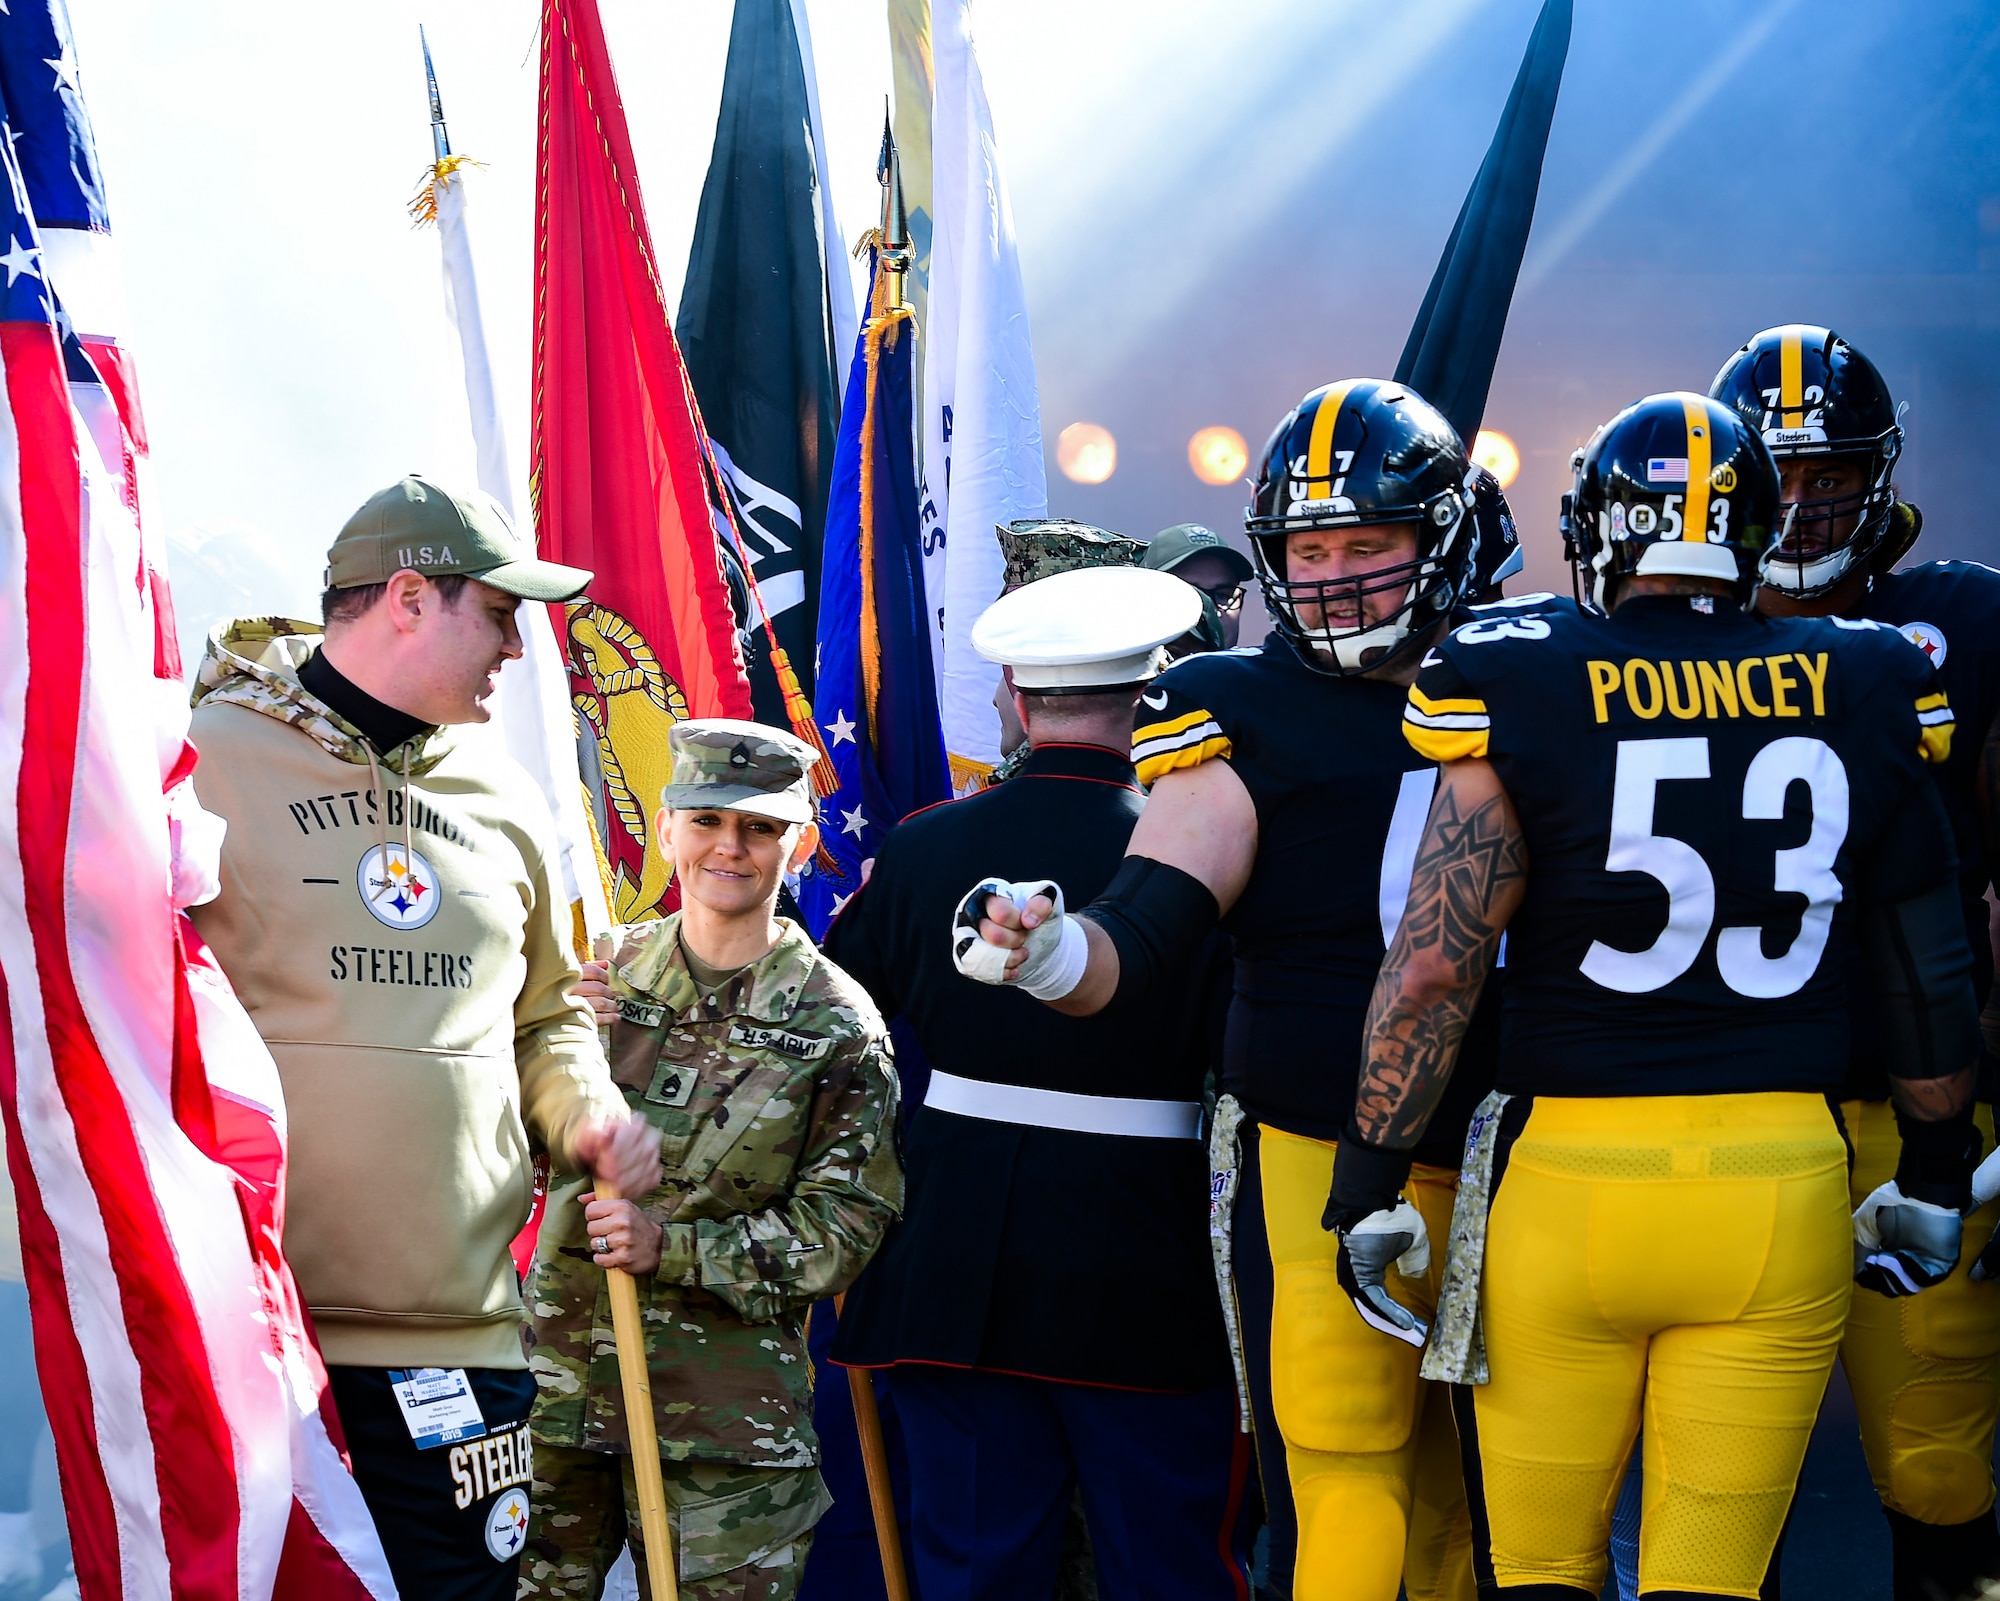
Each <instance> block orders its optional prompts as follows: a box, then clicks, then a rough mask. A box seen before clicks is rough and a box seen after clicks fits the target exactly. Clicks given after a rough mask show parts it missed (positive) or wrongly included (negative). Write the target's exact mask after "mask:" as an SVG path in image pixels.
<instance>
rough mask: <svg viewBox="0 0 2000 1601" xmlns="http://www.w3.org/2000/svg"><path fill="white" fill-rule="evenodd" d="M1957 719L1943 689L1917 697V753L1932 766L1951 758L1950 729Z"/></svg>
mask: <svg viewBox="0 0 2000 1601" xmlns="http://www.w3.org/2000/svg"><path fill="white" fill-rule="evenodd" d="M1956 726H1957V719H1956V718H1954V717H1953V716H1952V714H1951V703H1950V702H1949V701H1948V700H1947V699H1946V698H1945V694H1944V691H1943V690H1938V691H1937V692H1936V693H1934V694H1930V695H1921V696H1919V697H1918V698H1917V754H1918V755H1919V756H1921V757H1922V758H1923V759H1924V760H1925V761H1926V762H1928V763H1930V764H1931V766H1933V767H1940V766H1942V765H1943V764H1944V763H1945V762H1947V761H1949V760H1950V759H1951V731H1952V729H1953V728H1954V727H1956Z"/></svg>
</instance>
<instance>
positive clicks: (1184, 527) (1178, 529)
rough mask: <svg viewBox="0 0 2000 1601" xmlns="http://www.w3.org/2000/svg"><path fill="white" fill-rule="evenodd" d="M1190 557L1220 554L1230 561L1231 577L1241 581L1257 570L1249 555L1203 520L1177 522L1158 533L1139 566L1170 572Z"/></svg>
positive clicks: (1159, 571) (1158, 571)
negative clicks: (1201, 521) (1204, 524)
mask: <svg viewBox="0 0 2000 1601" xmlns="http://www.w3.org/2000/svg"><path fill="white" fill-rule="evenodd" d="M1190 556H1220V557H1221V558H1222V560H1223V561H1224V562H1225V563H1227V564H1228V567H1229V576H1230V577H1231V578H1233V579H1235V580H1236V582H1237V583H1239V584H1241V583H1244V582H1246V581H1248V579H1249V577H1250V575H1251V573H1252V572H1253V571H1254V570H1255V569H1253V568H1252V567H1251V565H1250V558H1249V557H1248V556H1245V555H1244V554H1243V552H1242V551H1240V550H1238V549H1236V548H1235V547H1234V546H1233V545H1231V544H1230V543H1229V542H1228V541H1227V540H1225V539H1224V538H1223V537H1222V535H1220V534H1218V533H1217V532H1216V531H1215V530H1214V529H1213V528H1204V527H1202V525H1201V524H1200V523H1176V524H1174V526H1173V527H1171V528H1167V529H1163V530H1162V531H1161V532H1159V533H1157V534H1155V535H1154V536H1153V542H1152V543H1151V544H1150V545H1148V546H1147V547H1146V552H1145V554H1144V555H1142V556H1141V557H1140V558H1139V565H1140V566H1141V567H1150V568H1152V569H1153V571H1154V572H1156V573H1170V572H1172V571H1173V570H1174V569H1175V568H1176V567H1178V566H1180V564H1181V563H1182V562H1184V561H1186V560H1187V559H1188V558H1189V557H1190Z"/></svg>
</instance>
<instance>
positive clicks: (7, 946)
mask: <svg viewBox="0 0 2000 1601" xmlns="http://www.w3.org/2000/svg"><path fill="white" fill-rule="evenodd" d="M38 11H39V14H40V20H41V21H42V22H43V23H45V24H47V25H48V26H50V27H52V28H58V29H59V30H60V33H61V35H62V37H63V40H64V44H63V48H61V49H60V50H58V51H56V52H55V53H54V58H53V59H52V60H51V59H46V58H38V59H39V60H40V61H41V65H42V70H44V71H47V72H50V73H53V74H55V75H56V76H57V77H58V78H61V79H62V80H63V82H64V83H65V85H66V86H67V90H66V92H67V91H73V90H74V87H75V85H74V74H75V64H74V52H73V51H72V50H70V49H69V48H68V47H67V43H66V39H67V24H66V19H65V18H63V17H62V15H61V12H60V9H59V3H57V4H56V5H55V6H54V8H53V9H52V8H51V4H50V0H42V4H41V5H40V6H39V8H38V6H37V4H36V3H35V0H13V4H12V7H11V9H10V10H9V11H8V12H7V13H6V17H7V19H8V21H7V23H6V25H5V26H4V27H0V92H4V94H5V96H6V99H7V104H8V107H9V109H10V111H11V109H12V108H13V106H14V105H15V104H16V103H17V102H18V101H20V100H22V99H23V95H22V92H21V91H20V89H19V87H18V85H19V84H21V83H22V82H24V81H26V80H25V78H24V74H25V75H26V77H32V73H30V72H29V71H28V69H29V67H31V66H32V65H34V63H32V62H24V60H23V59H22V56H21V52H22V51H23V50H24V49H36V48H39V47H40V46H39V45H38V44H36V43H33V42H32V38H33V35H32V33H31V31H28V32H24V31H23V29H22V27H21V22H22V18H23V15H24V13H29V12H38ZM24 40H30V41H31V42H29V43H27V44H24V43H23V41H24ZM65 74H67V76H65ZM58 101H60V97H58ZM76 104H77V106H78V108H80V105H81V102H80V100H78V101H77V102H76ZM84 126H85V127H86V128H87V124H85V125H84ZM16 132H17V130H16V128H15V127H14V126H13V125H12V124H11V122H10V123H7V124H0V235H4V241H5V242H4V246H0V274H3V275H4V279H5V282H4V284H0V400H4V403H0V1017H4V1021H5V1027H4V1029H0V1111H4V1115H5V1123H6V1141H7V1161H8V1169H9V1172H10V1174H11V1177H12V1180H13V1187H14V1192H15V1196H16V1201H17V1205H18V1208H19V1221H20V1234H21V1247H22V1257H23V1266H24V1269H25V1273H26V1277H27V1283H28V1293H29V1301H30V1306H31V1311H32V1317H33V1325H34V1334H35V1357H36V1364H37V1368H38V1370H39V1374H40V1378H41V1384H42V1391H43V1396H44V1399H45V1401H46V1403H47V1408H48V1415H49V1423H50V1427H51V1429H52V1431H53V1433H54V1436H55V1441H56V1456H57V1464H58V1469H59V1472H60V1477H61V1482H62V1491H63V1500H64V1504H65V1507H66V1509H67V1513H68V1517H69V1524H70V1534H71V1545H72V1549H73V1552H74V1557H75V1563H76V1569H77V1579H78V1583H79V1587H80V1589H81V1592H82V1594H83V1596H85V1597H87V1598H90V1601H99V1598H104V1601H110V1598H113V1597H117V1598H124V1597H132V1598H149V1601H150V1598H153V1597H159V1598H162V1601H166V1598H175V1601H179V1598H201V1601H210V1598H214V1601H224V1598H228V1601H246V1598H253V1597H254V1598H259V1601H261V1598H264V1597H269V1596H272V1595H274V1594H282V1595H284V1596H287V1597H300V1598H306V1601H334V1598H339V1601H365V1598H368V1597H375V1598H386V1597H391V1596H393V1595H394V1594H395V1590H394V1586H393V1584H392V1582H391V1580H390V1578H389V1575H388V1570H387V1565H386V1563H385V1562H384V1560H383V1557H382V1553H381V1549H380V1546H379V1544H378V1542H377V1540H376V1538H375V1534H374V1529H373V1526H372V1524H371V1522H370V1520H369V1517H368V1513H367V1509H366V1507H365V1505H364V1504H363V1503H362V1501H361V1498H360V1493H359V1491H358V1490H357V1488H356V1487H355V1484H354V1481H353V1478H352V1476H351V1475H350V1474H349V1472H348V1470H347V1467H346V1464H345V1462H344V1461H343V1458H342V1455H341V1451H340V1448H339V1442H338V1426H337V1424H336V1423H335V1422H334V1420H333V1417H332V1414H331V1411H330V1409H323V1407H322V1400H323V1397H324V1396H325V1393H326V1375H325V1371H324V1369H323V1368H322V1366H321V1364H320V1361H319V1356H318V1353H317V1350H316V1349H315V1347H314V1345H313V1342H312V1337H311V1334H310V1331H309V1329H308V1326H307V1324H306V1319H305V1314H304V1312H303V1309H302V1308H301V1305H300V1302H299V1298H298V1294H297V1291H296V1288H295V1286H294V1285H293V1282H292V1278H291V1274H290V1271H289V1270H288V1269H287V1267H286V1266H285V1262H284V1258H283V1256H282V1254H281V1250H280V1242H281V1239H282V1229H283V1219H284V1171H285V1123H284V1111H283V1099H282V1096H281V1093H280V1090H279V1086H278V1078H277V1072H276V1069H275V1067H274V1065H273V1064H272V1061H271V1058H270V1056H269V1054H268V1052H266V1051H265V1049H264V1047H263V1043H262V1041H261V1040H259V1038H258V1037H257V1034H256V1031H255V1029H254V1028H253V1027H252V1026H251V1024H250V1021H249V1018H248V1017H247V1015H246V1014H245V1013H244V1011H243V1009H242V1007H241V1006H240V1005H239V1004H238V1003H237V1001H236V999H235V997H234V995H233V993H232V992H231V991H230V988H229V985H228V982H227V980H226V979H225V978H224V977H223V975H222V973H221V972H220V970H219V969H218V968H217V967H216V966H215V964H214V963H213V961H212V960H210V959H209V958H208V956H207V953H206V952H205V950H204V949H203V948H202V946H201V943H200V941H199V939H198V937H197V936H196V935H195V933H194V931H193V928H192V926H191V925H190V924H189V923H188V922H187V920H186V919H185V917H183V916H182V915H181V914H180V911H179V908H181V907H184V906H187V905H191V904H194V903H196V902H198V901H199V900H201V899H202V898H204V897H205V895H208V894H213V893H214V886H215V873H216V856H217V851H218V848H219V843H220V840H219V831H218V829H217V826H216V824H215V820H214V819H212V818H210V817H208V816H207V814H205V813H203V812H201V811H200V809H199V807H198V806H196V804H195V802H194V799H193V794H192V790H191V787H190V786H189V784H188V778H189V776H190V775H191V773H192V771H193V767H194V760H195V757H194V751H193V749H192V747H191V746H190V745H189V744H188V743H187V741H186V738H185V730H186V712H185V710H184V709H182V708H181V706H180V705H179V702H180V698H181V697H180V695H179V693H178V686H175V685H172V684H170V683H163V682H161V681H160V680H159V678H157V677H156V668H157V667H158V666H159V665H160V663H159V662H158V660H157V649H156V647H157V627H156V612H155V606H154V601H155V595H154V593H153V589H152V584H151V583H150V581H148V582H135V579H136V578H140V577H142V576H143V575H145V574H146V571H147V570H146V568H145V565H144V563H143V553H142V547H141V545H140V542H139V537H138V531H137V527H136V523H135V519H134V515H133V508H132V506H131V505H130V503H129V500H130V496H129V487H130V484H129V477H128V472H127V467H128V464H127V462H126V461H124V460H122V459H120V460H116V461H113V462H110V463H107V462H106V460H105V459H104V458H105V452H104V451H103V450H102V449H101V448H100V446H99V443H98V438H97V437H96V436H94V434H93V430H92V429H91V427H90V426H89V424H88V422H87V421H86V420H85V418H84V416H83V415H82V412H81V410H80V405H82V404H88V403H90V402H91V401H92V400H93V398H95V399H98V400H101V401H105V402H112V395H111V393H110V390H109V386H108V385H106V384H105V383H104V372H105V368H104V366H103V365H100V364H99V363H97V362H95V361H88V360H85V361H83V362H82V364H81V365H79V359H80V358H81V357H82V356H83V351H82V348H81V344H80V341H79V340H78V339H77V338H76V333H77V330H76V329H74V327H73V326H71V325H70V322H69V319H68V318H67V317H66V316H65V314H64V312H63V310H62V308H61V304H60V302H59V301H58V299H57V297H56V295H55V293H54V292H53V291H52V288H51V285H50V282H49V280H50V278H51V277H53V276H54V273H53V272H52V270H51V258H52V256H53V255H55V254H57V252H55V251H53V250H52V249H51V248H50V247H49V246H48V244H47V243H46V241H45V238H44V236H43V234H42V233H41V232H40V231H39V230H38V228H37V226H36V221H35V215H34V210H33V207H32V205H31V203H30V196H29V187H28V184H27V182H26V180H25V179H24V177H23V173H22V167H21V164H20V161H19V160H18V159H17V140H16V137H15V136H16ZM44 132H46V130H44ZM32 143H33V141H31V140H30V139H29V138H28V137H27V135H26V134H25V133H23V134H22V136H21V138H20V140H19V148H20V149H21V150H26V149H29V148H31V146H32ZM89 165H90V167H91V169H92V170H93V171H94V169H95V158H94V156H92V157H90V158H89ZM114 365H115V364H114ZM93 379H95V381H96V382H95V390H102V391H103V392H102V393H95V391H94V386H93ZM113 403H114V404H115V402H113Z"/></svg>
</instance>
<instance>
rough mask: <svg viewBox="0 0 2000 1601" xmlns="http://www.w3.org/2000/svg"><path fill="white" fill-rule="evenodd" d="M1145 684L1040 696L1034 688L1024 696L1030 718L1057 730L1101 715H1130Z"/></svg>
mask: <svg viewBox="0 0 2000 1601" xmlns="http://www.w3.org/2000/svg"><path fill="white" fill-rule="evenodd" d="M1141 687H1143V686H1141V685H1138V684H1127V685H1126V686H1125V687H1124V688H1123V689H1107V690H1103V691H1093V692H1091V693H1088V694H1083V695H1076V694H1070V695H1037V694H1036V693H1035V692H1034V691H1033V690H1031V689H1024V690H1022V691H1021V699H1022V700H1023V701H1025V702H1027V706H1028V720H1029V721H1030V722H1031V723H1033V724H1034V725H1035V726H1036V727H1037V728H1040V729H1042V730H1043V731H1044V732H1048V733H1053V732H1055V731H1056V730H1058V729H1061V728H1065V727H1074V726H1075V725H1076V724H1078V723H1088V722H1095V721H1097V719H1099V718H1101V717H1115V716H1118V715H1120V714H1123V715H1125V716H1130V715H1131V713H1132V709H1133V707H1134V706H1135V705H1137V704H1138V699H1139V690H1140V689H1141Z"/></svg>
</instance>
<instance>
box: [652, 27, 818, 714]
mask: <svg viewBox="0 0 2000 1601" xmlns="http://www.w3.org/2000/svg"><path fill="white" fill-rule="evenodd" d="M824 151H825V145H824V141H823V140H822V138H821V136H820V121H819V105H818V95H817V91H816V89H815V86H814V80H813V72H812V42H811V36H810V35H809V34H808V33H807V31H806V20H805V10H804V6H803V4H802V3H795V0H736V13H735V20H734V22H733V23H732V25H731V27H730V31H729V62H728V66H727V67H726V68H725V70H724V73H723V79H722V106H721V110H720V111H719V112H718V114H717V116H716V121H715V150H714V153H713V155H712V156H711V157H710V158H709V166H708V177H707V180H706V182H704V183H703V185H702V191H701V209H700V211H699V212H698V213H697V214H696V216H695V225H694V243H693V245H692V247H691V248H690V249H689V251H688V265H687V281H686V283H685V284H684V285H683V286H682V288H681V299H680V312H679V317H678V320H677V322H676V324H675V331H676V333H677V334H678V335H679V338H680V343H681V348H682V349H683V350H684V351H686V353H687V370H688V376H689V378H690V380H691V381H692V382H693V384H694V392H695V394H696V395H697V396H698V397H699V398H700V401H701V410H702V417H703V420H704V421H705V422H706V423H707V425H708V430H709V437H710V439H711V440H712V441H713V443H714V446H715V455H716V462H717V465H718V466H719V467H720V468H721V469H722V471H723V474H724V476H725V477H726V478H727V479H728V480H729V485H730V488H731V491H732V492H733V493H734V495H735V499H736V507H737V511H738V513H739V520H738V530H739V532H740V533H741V534H742V537H743V551H744V554H745V556H746V557H747V559H748V561H749V563H750V570H751V573H752V575H753V576H754V577H755V579H756V581H757V590H758V594H759V596H760V598H761V600H762V603H763V607H764V609H765V611H766V612H767V613H768V614H769V617H770V621H771V624H772V630H773V633H774V634H775V637H776V643H777V645H778V646H779V647H780V648H781V649H782V650H783V651H784V653H785V655H786V656H787V657H788V658H789V660H790V664H791V667H792V669H793V671H795V672H796V673H797V674H798V677H799V680H800V682H801V685H802V687H803V688H804V690H805V693H806V694H807V695H808V696H811V695H812V693H813V672H814V664H813V623H814V616H815V614H816V613H817V611H818V609H819V592H820V546H821V543H822V541H823V539H824V537H825V532H826V502H827V493H828V488H829V485H830V484H831V482H832V475H833V447H834V436H835V433H836V432H837V431H838V428H839V423H840V391H839V384H840V379H839V378H838V377H837V376H836V375H837V373H844V372H845V370H846V369H845V363H846V360H847V357H848V355H849V353H850V352H851V351H852V350H853V348H854V334H855V321H854V288H853V282H852V280H851V279H850V278H849V276H848V270H847V263H846V260H845V258H844V257H843V255H842V252H841V240H840V234H839V230H838V228H837V226H836V225H835V222H834V218H833V207H832V202H831V198H830V194H829V191H828V189H827V183H826V158H825V154H824ZM829 263H830V264H831V270H829ZM768 660H769V658H768V657H766V656H763V655H762V654H761V653H760V658H759V660H757V661H756V662H755V663H753V665H752V670H751V684H752V688H753V691H754V693H755V696H756V701H757V713H758V716H760V717H761V718H762V719H763V720H764V721H765V722H767V723H776V724H778V725H779V726H781V727H782V726H784V724H785V723H786V721H787V718H786V714H785V708H784V705H783V701H782V699H781V687H780V682H779V675H778V674H776V673H774V672H772V671H770V670H769V668H768V666H767V662H768Z"/></svg>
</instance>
